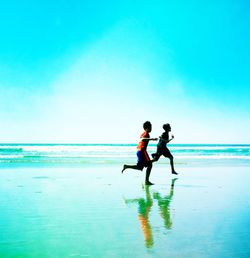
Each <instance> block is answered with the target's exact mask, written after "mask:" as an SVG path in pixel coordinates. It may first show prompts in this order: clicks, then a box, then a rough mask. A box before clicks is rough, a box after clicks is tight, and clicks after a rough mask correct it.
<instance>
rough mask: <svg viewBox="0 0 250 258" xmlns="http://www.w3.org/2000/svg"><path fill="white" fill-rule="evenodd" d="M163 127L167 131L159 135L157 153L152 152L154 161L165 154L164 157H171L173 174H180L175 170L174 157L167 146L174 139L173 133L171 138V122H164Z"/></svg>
mask: <svg viewBox="0 0 250 258" xmlns="http://www.w3.org/2000/svg"><path fill="white" fill-rule="evenodd" d="M163 129H164V131H165V132H163V133H162V135H161V136H160V137H159V142H158V144H157V151H156V153H153V154H152V157H153V160H152V162H155V161H158V160H159V158H160V157H161V155H163V156H164V157H166V158H169V159H170V165H171V170H172V174H175V175H178V173H176V171H175V170H174V157H173V155H172V154H171V152H170V150H169V149H168V148H167V143H169V142H170V141H171V140H173V139H174V136H173V135H172V136H171V139H169V132H170V131H171V126H170V124H164V125H163Z"/></svg>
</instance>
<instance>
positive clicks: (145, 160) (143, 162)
mask: <svg viewBox="0 0 250 258" xmlns="http://www.w3.org/2000/svg"><path fill="white" fill-rule="evenodd" d="M143 129H144V132H143V133H142V134H141V137H140V141H139V144H138V146H137V158H138V161H137V164H136V165H126V164H125V165H124V166H123V169H122V173H123V172H124V170H125V169H127V168H131V169H136V170H143V168H144V167H146V168H147V170H146V178H145V184H146V185H153V183H151V182H150V181H149V176H150V173H151V169H152V161H151V160H150V158H149V156H148V153H147V146H148V142H149V141H156V140H157V138H150V136H149V133H150V132H151V131H152V125H151V123H150V122H149V121H146V122H145V123H144V124H143Z"/></svg>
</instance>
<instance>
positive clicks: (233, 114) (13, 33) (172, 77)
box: [0, 0, 250, 143]
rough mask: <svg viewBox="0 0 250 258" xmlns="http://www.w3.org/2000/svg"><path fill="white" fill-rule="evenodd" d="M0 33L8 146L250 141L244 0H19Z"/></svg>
mask: <svg viewBox="0 0 250 258" xmlns="http://www.w3.org/2000/svg"><path fill="white" fill-rule="evenodd" d="M0 35H1V40H0V119H1V126H0V142H11V143H12V142H13V143H14V142H18V143H19V142H20V143H25V142H27V143H29V142H36V143H49V142H52V143H60V142H62V143H90V142H93V143H97V142H100V143H103V142H107V143H108V142H115V143H116V142H119V143H126V142H129V143H136V142H137V140H138V137H139V135H140V133H141V131H142V123H143V122H144V121H146V120H150V121H151V122H152V124H153V130H152V133H151V135H152V136H159V135H160V134H161V132H162V124H163V123H167V122H168V123H170V124H171V125H172V132H173V134H174V135H175V140H174V142H175V143H250V132H249V128H250V115H249V112H250V101H249V97H250V75H249V71H250V70H249V69H250V47H249V46H250V2H249V1H247V0H244V1H243V0H237V1H236V0H235V1H233V0H218V1H213V0H209V1H198V0H197V1H194V0H193V1H192V0H189V1H180V0H175V1H168V0H164V1H157V0H156V1H147V0H144V1H130V0H126V1H109V0H106V1H96V0H92V1H68V0H67V1H65V0H62V1H53V0H50V1H48V0H43V1H31V0H23V1H17V0H10V1H4V3H1V5H0ZM174 142H173V143H174Z"/></svg>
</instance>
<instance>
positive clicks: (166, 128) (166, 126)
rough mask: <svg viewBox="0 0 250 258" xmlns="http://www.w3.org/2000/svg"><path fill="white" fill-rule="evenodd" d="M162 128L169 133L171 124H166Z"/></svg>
mask: <svg viewBox="0 0 250 258" xmlns="http://www.w3.org/2000/svg"><path fill="white" fill-rule="evenodd" d="M162 128H163V129H164V130H165V131H167V130H168V129H169V128H170V124H164V125H163V126H162Z"/></svg>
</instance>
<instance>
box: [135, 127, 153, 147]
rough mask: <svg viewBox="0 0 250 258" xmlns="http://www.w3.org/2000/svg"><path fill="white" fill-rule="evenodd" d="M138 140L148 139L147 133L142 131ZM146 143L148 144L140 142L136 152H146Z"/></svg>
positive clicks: (143, 141) (146, 141)
mask: <svg viewBox="0 0 250 258" xmlns="http://www.w3.org/2000/svg"><path fill="white" fill-rule="evenodd" d="M140 138H150V136H149V133H148V132H147V131H144V132H143V133H142V134H141V137H140ZM148 142H149V141H148V140H140V142H139V143H138V146H137V150H146V149H147V146H148Z"/></svg>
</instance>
